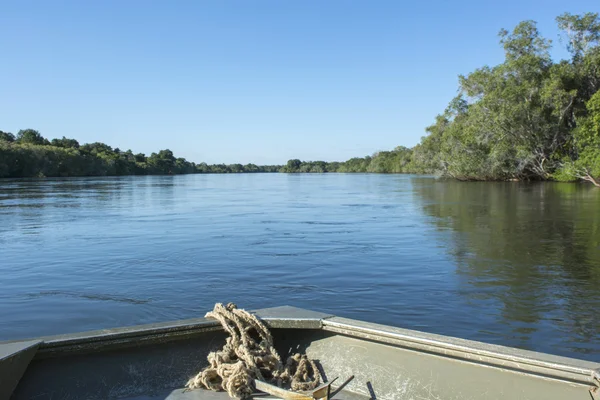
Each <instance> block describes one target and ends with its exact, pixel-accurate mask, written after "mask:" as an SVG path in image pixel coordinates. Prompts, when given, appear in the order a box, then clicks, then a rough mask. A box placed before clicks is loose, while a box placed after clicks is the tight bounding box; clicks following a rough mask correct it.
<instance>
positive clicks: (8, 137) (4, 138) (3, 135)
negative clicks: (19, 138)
mask: <svg viewBox="0 0 600 400" xmlns="http://www.w3.org/2000/svg"><path fill="white" fill-rule="evenodd" d="M14 141H15V135H13V134H12V133H10V132H3V131H0V142H9V143H11V142H14Z"/></svg>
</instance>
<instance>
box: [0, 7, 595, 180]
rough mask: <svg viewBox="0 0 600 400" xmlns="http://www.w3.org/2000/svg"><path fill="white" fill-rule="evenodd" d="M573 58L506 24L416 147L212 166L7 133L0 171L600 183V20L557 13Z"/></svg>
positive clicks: (0, 137)
mask: <svg viewBox="0 0 600 400" xmlns="http://www.w3.org/2000/svg"><path fill="white" fill-rule="evenodd" d="M556 21H557V23H558V27H559V29H560V31H561V32H562V34H561V36H562V37H561V41H562V42H563V43H564V44H566V47H567V50H568V51H569V53H570V55H571V58H570V59H568V60H560V61H558V62H555V61H553V60H552V58H551V57H550V53H549V51H550V48H551V41H550V40H549V39H546V38H544V37H542V36H541V35H540V33H539V31H538V29H537V27H536V23H535V22H534V21H524V22H521V23H520V24H518V25H517V26H516V27H515V28H514V29H513V30H512V32H508V31H506V30H502V31H501V32H500V44H501V45H502V47H503V49H504V53H505V58H504V62H503V63H501V64H499V65H496V66H493V67H489V66H484V67H482V68H479V69H477V70H475V71H473V72H472V73H470V74H468V75H466V76H460V77H459V94H458V96H457V97H456V98H454V99H453V100H452V101H451V102H450V104H449V105H448V107H447V108H446V110H445V111H444V112H443V113H442V114H440V115H438V116H437V117H436V120H435V123H434V124H433V125H431V126H429V127H427V128H426V132H427V133H428V135H427V136H425V137H423V138H422V139H421V142H420V143H419V144H417V145H416V146H415V147H414V148H412V149H409V148H406V147H402V146H400V147H397V148H395V149H394V150H392V151H382V152H379V153H376V154H374V155H373V156H367V157H364V158H352V159H350V160H348V161H345V162H325V161H311V162H306V161H300V160H298V159H294V160H289V161H288V163H287V164H286V165H285V166H276V165H275V166H257V165H254V164H248V165H241V164H232V165H223V164H221V165H207V164H205V163H202V164H194V163H191V162H188V161H186V160H185V159H183V158H175V157H174V156H173V153H172V152H171V151H170V150H161V151H160V152H158V153H152V154H151V155H150V156H149V157H146V156H145V155H144V154H133V153H132V152H131V151H130V150H128V151H126V152H122V151H120V150H119V149H112V148H111V147H110V146H107V145H105V144H103V143H92V144H85V145H82V146H79V143H77V141H76V140H74V139H66V138H64V137H63V138H62V139H54V140H52V141H48V140H46V139H44V138H43V137H42V136H41V135H40V134H39V132H37V131H34V130H31V129H27V130H24V131H20V132H19V133H18V134H17V136H16V137H15V136H13V135H11V134H9V133H5V132H0V177H24V176H89V175H131V174H133V175H144V174H183V173H210V172H214V173H229V172H231V173H236V172H278V171H280V172H289V173H302V172H308V173H325V172H373V173H426V174H432V173H435V174H439V175H441V176H445V177H451V178H456V179H459V180H559V181H576V180H581V179H583V180H587V181H590V182H592V183H594V184H595V185H597V186H600V91H599V89H600V19H599V18H598V14H597V13H587V14H584V15H571V14H568V13H566V14H563V15H561V16H559V17H558V18H556Z"/></svg>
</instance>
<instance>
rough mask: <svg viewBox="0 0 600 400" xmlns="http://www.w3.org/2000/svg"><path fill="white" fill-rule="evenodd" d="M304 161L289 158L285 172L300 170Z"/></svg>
mask: <svg viewBox="0 0 600 400" xmlns="http://www.w3.org/2000/svg"><path fill="white" fill-rule="evenodd" d="M301 165H302V161H300V160H298V159H293V160H288V162H287V165H286V166H285V167H284V172H298V170H299V169H300V166H301Z"/></svg>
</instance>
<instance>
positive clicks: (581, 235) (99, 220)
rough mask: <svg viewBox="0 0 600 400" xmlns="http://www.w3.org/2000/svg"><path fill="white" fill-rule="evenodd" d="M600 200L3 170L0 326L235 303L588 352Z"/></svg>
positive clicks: (474, 187) (149, 318) (591, 352)
mask: <svg viewBox="0 0 600 400" xmlns="http://www.w3.org/2000/svg"><path fill="white" fill-rule="evenodd" d="M599 206H600V190H598V189H596V188H594V187H592V186H591V185H583V184H582V185H575V184H559V183H548V182H546V183H530V184H524V183H515V182H511V183H461V182H452V181H441V180H436V179H434V178H430V177H419V176H410V175H376V174H372V175H366V174H365V175H363V174H314V175H313V174H311V175H304V174H301V175H287V174H232V175H186V176H151V177H114V178H113V177H110V178H72V179H33V180H0V287H1V290H0V340H2V339H16V338H26V337H33V336H40V335H51V334H58V333H66V332H75V331H83V330H91V329H99V328H108V327H117V326H125V325H135V324H142V323H149V322H157V321H168V320H175V319H181V318H191V317H199V316H203V315H204V313H205V312H206V311H207V310H209V309H212V306H213V305H214V303H215V302H229V301H233V302H235V303H237V304H238V305H239V306H240V307H243V308H247V309H255V308H263V307H272V306H278V305H293V306H297V307H304V308H308V309H314V310H318V311H324V312H331V313H334V314H336V315H340V316H345V317H349V318H356V319H361V320H366V321H371V322H377V323H383V324H388V325H394V326H399V327H404V328H409V329H417V330H422V331H427V332H433V333H440V334H444V335H451V336H457V337H462V338H467V339H474V340H480V341H484V342H488V343H496V344H502V345H507V346H516V347H520V348H525V349H531V350H537V351H542V352H548V353H553V354H558V355H565V356H570V357H576V358H582V359H588V360H594V361H598V359H600V313H599V310H600V207H599Z"/></svg>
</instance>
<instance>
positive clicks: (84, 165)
mask: <svg viewBox="0 0 600 400" xmlns="http://www.w3.org/2000/svg"><path fill="white" fill-rule="evenodd" d="M280 168H281V166H279V165H275V166H258V165H254V164H247V165H241V164H231V165H225V164H218V165H207V164H206V163H201V164H195V163H193V162H189V161H187V160H186V159H185V158H181V157H179V158H177V157H175V156H174V155H173V152H172V151H171V150H168V149H165V150H161V151H159V152H158V153H152V154H151V155H150V156H146V155H145V154H143V153H137V154H134V153H133V152H132V151H131V150H127V151H121V150H120V149H118V148H114V149H113V148H112V147H111V146H109V145H107V144H104V143H89V144H84V145H80V144H79V142H78V141H77V140H75V139H67V138H65V137H63V138H62V139H53V140H51V141H49V140H48V139H46V138H44V137H43V136H42V135H41V134H40V133H39V132H38V131H36V130H33V129H25V130H21V131H19V132H18V133H17V135H16V136H15V135H13V134H12V133H8V132H2V131H0V178H22V177H61V176H62V177H64V176H115V175H159V174H194V173H237V172H278V171H279V169H280Z"/></svg>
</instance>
